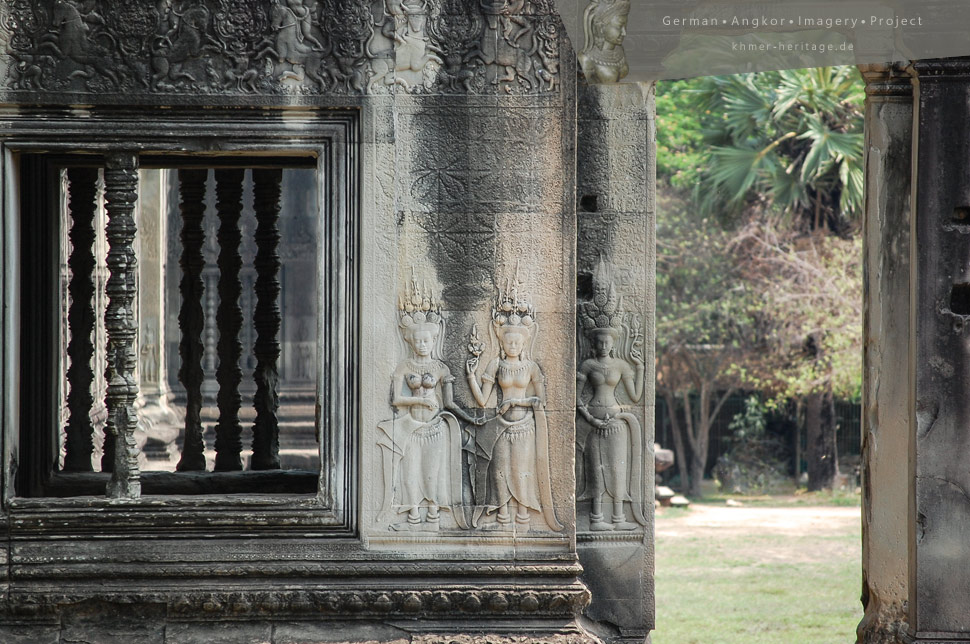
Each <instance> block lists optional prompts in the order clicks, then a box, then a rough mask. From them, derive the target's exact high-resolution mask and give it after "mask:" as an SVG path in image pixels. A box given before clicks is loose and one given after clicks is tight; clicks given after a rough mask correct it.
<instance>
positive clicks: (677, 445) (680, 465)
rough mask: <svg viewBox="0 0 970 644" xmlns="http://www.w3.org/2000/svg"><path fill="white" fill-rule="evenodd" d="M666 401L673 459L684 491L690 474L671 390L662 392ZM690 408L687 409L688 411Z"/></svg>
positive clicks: (688, 482) (674, 397)
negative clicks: (672, 441) (672, 439)
mask: <svg viewBox="0 0 970 644" xmlns="http://www.w3.org/2000/svg"><path fill="white" fill-rule="evenodd" d="M663 397H664V400H665V401H666V403H667V415H668V416H669V417H670V433H671V434H672V435H673V438H674V460H676V461H677V472H678V473H679V474H680V490H681V492H686V491H687V490H688V489H689V485H690V475H689V474H688V471H687V450H686V449H684V435H683V434H682V433H681V432H682V431H683V430H682V429H681V426H680V420H679V419H678V418H677V397H676V396H675V395H674V394H673V392H671V391H666V390H665V391H664V392H663ZM689 411H690V410H688V412H689Z"/></svg>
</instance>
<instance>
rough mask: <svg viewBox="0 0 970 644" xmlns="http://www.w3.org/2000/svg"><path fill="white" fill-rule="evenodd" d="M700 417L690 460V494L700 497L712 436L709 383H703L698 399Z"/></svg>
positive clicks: (712, 420)
mask: <svg viewBox="0 0 970 644" xmlns="http://www.w3.org/2000/svg"><path fill="white" fill-rule="evenodd" d="M697 406H698V419H697V424H696V425H695V427H696V431H697V433H696V434H695V441H694V453H693V454H692V456H693V458H691V461H690V492H689V493H688V496H691V497H694V498H700V497H701V496H702V492H701V483H703V482H704V470H705V469H707V446H708V444H709V443H710V438H711V425H712V424H713V422H714V419H713V418H712V417H711V390H710V387H709V386H708V385H707V383H704V384H702V385H701V391H700V400H698V404H697Z"/></svg>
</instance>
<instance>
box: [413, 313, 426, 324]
mask: <svg viewBox="0 0 970 644" xmlns="http://www.w3.org/2000/svg"><path fill="white" fill-rule="evenodd" d="M426 319H427V317H426V316H425V315H424V313H423V312H422V311H418V312H417V313H415V314H414V321H415V322H417V323H418V324H423V323H424V322H425V320H426Z"/></svg>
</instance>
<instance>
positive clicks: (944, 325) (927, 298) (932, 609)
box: [909, 61, 970, 640]
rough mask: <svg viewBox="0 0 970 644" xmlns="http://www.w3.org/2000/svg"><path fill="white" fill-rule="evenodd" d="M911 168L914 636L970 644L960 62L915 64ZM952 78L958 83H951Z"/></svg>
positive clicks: (967, 154) (969, 379) (965, 150)
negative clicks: (966, 561) (915, 116)
mask: <svg viewBox="0 0 970 644" xmlns="http://www.w3.org/2000/svg"><path fill="white" fill-rule="evenodd" d="M915 68H916V71H917V74H918V77H919V88H920V89H919V93H918V101H919V103H918V110H919V111H918V114H919V116H918V123H915V124H914V127H917V128H918V131H917V134H916V141H917V143H916V146H917V158H916V161H915V167H916V173H915V180H916V185H915V186H914V187H913V189H914V191H915V194H916V200H915V206H916V212H915V217H916V225H915V229H914V232H915V239H914V240H913V242H912V243H914V244H915V254H914V255H913V257H914V261H915V262H916V266H915V273H914V274H915V275H917V276H918V277H919V283H918V285H916V291H915V301H914V302H913V307H914V309H915V324H916V329H915V331H916V347H915V349H916V354H915V360H916V363H915V365H914V370H915V374H916V379H915V386H916V391H915V395H916V398H915V410H914V412H915V417H916V432H915V440H916V445H915V452H913V453H912V458H911V461H910V463H911V466H912V467H914V470H913V473H914V474H915V477H916V479H915V480H916V482H915V507H914V508H913V509H912V510H911V514H910V517H909V519H910V522H911V523H910V524H909V529H910V530H911V537H910V538H911V539H914V543H915V552H913V553H912V555H911V556H912V557H913V558H911V560H910V563H911V565H912V566H913V568H912V571H913V576H912V577H911V578H910V580H909V583H910V588H909V601H910V611H911V615H910V619H911V621H910V627H911V628H913V629H915V631H916V632H917V635H918V637H922V635H920V634H921V633H922V634H926V636H927V639H930V640H931V639H940V638H942V636H943V635H942V634H946V637H952V638H954V639H968V638H970V621H968V619H967V613H966V610H965V609H964V604H963V601H962V598H963V597H967V596H968V595H970V571H967V570H966V569H965V568H963V567H959V566H955V565H954V562H955V561H962V560H964V559H965V558H967V557H970V545H968V543H967V541H966V539H964V538H963V536H962V535H964V534H965V533H966V529H967V526H968V525H970V497H968V495H967V492H966V491H967V490H970V472H968V470H967V468H966V467H965V460H966V459H965V455H966V454H967V453H968V451H970V436H968V435H967V432H966V427H967V426H968V424H970V405H967V403H966V397H965V395H964V393H965V392H966V391H967V387H970V342H968V340H967V332H968V330H970V329H968V325H967V321H968V318H967V315H968V314H970V310H968V309H967V306H966V304H965V302H966V301H967V300H966V297H965V296H964V293H965V292H966V289H968V288H970V287H968V286H967V284H968V283H970V269H968V267H970V245H968V244H967V234H968V233H970V227H968V226H967V224H966V223H965V219H966V215H965V213H966V212H967V211H966V208H967V207H968V206H970V204H968V203H966V202H967V196H966V195H967V191H968V190H970V182H968V178H967V177H968V176H970V175H968V173H967V172H966V168H967V163H968V159H970V129H968V127H967V120H966V119H967V115H968V112H967V110H968V99H970V84H967V83H966V81H965V79H966V74H967V71H968V70H967V67H966V63H965V62H963V61H941V62H939V63H937V62H934V61H921V62H918V63H916V65H915ZM951 79H960V80H958V81H957V82H953V81H952V80H951Z"/></svg>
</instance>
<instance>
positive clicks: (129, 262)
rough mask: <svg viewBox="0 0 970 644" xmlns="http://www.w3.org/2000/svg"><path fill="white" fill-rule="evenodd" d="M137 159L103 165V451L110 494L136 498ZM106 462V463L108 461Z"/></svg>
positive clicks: (117, 157) (123, 156)
mask: <svg viewBox="0 0 970 644" xmlns="http://www.w3.org/2000/svg"><path fill="white" fill-rule="evenodd" d="M137 168H138V157H137V156H135V155H134V154H128V153H114V154H111V155H109V156H108V158H107V159H106V164H105V173H104V182H105V201H106V203H107V212H108V223H107V226H106V227H105V234H106V237H107V240H108V270H109V271H110V273H111V274H110V277H109V278H108V284H107V288H106V291H107V295H108V308H107V311H106V312H105V316H104V325H105V328H106V330H107V335H108V351H107V355H108V360H107V369H106V371H105V377H106V379H107V381H108V393H107V396H106V400H105V406H106V407H107V409H108V424H107V428H106V431H105V434H106V435H105V444H106V445H107V444H108V443H113V449H112V450H110V452H111V453H110V457H111V458H110V460H108V459H107V457H108V456H109V450H108V449H106V450H105V457H106V458H103V459H102V463H101V469H102V470H104V471H106V470H110V471H111V473H112V474H111V480H110V481H109V482H108V486H107V494H108V496H109V497H111V498H137V497H139V496H140V495H141V482H140V480H139V471H138V447H137V446H136V445H135V428H136V427H137V425H138V418H137V416H136V414H135V400H136V398H137V397H138V381H137V380H136V379H135V335H136V332H137V325H136V323H135V315H134V309H133V304H134V299H135V271H136V270H137V261H136V258H135V250H134V248H133V246H132V244H133V242H134V240H135V219H134V216H133V214H134V208H135V201H136V199H137V189H138V170H137ZM106 461H107V462H106Z"/></svg>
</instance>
